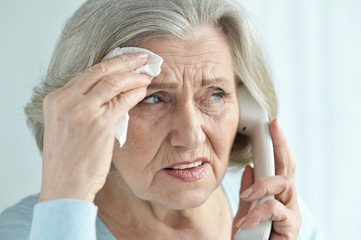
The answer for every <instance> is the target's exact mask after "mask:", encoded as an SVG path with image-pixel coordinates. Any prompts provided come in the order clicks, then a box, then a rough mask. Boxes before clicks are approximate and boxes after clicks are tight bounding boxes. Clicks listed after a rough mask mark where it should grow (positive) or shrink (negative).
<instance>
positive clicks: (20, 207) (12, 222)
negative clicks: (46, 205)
mask: <svg viewBox="0 0 361 240" xmlns="http://www.w3.org/2000/svg"><path fill="white" fill-rule="evenodd" d="M38 199H39V194H36V195H31V196H28V197H26V198H24V199H22V200H21V201H20V202H18V203H17V204H15V205H13V206H11V207H9V208H7V209H5V210H4V211H3V212H2V213H1V214H0V239H3V240H7V239H29V233H30V228H31V222H32V217H33V209H34V205H35V204H36V203H37V202H38Z"/></svg>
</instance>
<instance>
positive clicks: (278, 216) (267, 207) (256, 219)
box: [237, 199, 288, 229]
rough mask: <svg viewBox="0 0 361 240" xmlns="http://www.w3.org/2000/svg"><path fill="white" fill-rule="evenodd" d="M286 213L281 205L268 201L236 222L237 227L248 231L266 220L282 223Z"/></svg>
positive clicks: (272, 200)
mask: <svg viewBox="0 0 361 240" xmlns="http://www.w3.org/2000/svg"><path fill="white" fill-rule="evenodd" d="M287 212H288V210H287V208H286V207H285V206H284V205H283V204H282V203H280V202H279V201H277V200H276V199H270V200H267V201H266V202H264V203H262V204H260V205H258V206H257V207H255V208H253V209H252V210H251V211H249V213H248V214H247V215H245V216H244V217H243V218H241V219H240V220H239V221H238V223H237V226H238V227H239V228H241V229H250V228H254V227H255V226H257V225H258V224H259V223H260V222H264V221H267V220H272V221H283V220H285V219H286V218H287V216H288V213H287Z"/></svg>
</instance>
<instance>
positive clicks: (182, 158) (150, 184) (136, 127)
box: [113, 27, 239, 209]
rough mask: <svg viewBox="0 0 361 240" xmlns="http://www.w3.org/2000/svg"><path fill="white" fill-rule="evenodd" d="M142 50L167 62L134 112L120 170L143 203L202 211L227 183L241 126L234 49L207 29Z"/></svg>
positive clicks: (119, 154) (116, 159)
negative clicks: (227, 172)
mask: <svg viewBox="0 0 361 240" xmlns="http://www.w3.org/2000/svg"><path fill="white" fill-rule="evenodd" d="M140 47H142V48H146V49H148V50H150V51H152V52H154V53H156V54H158V55H160V56H161V57H162V58H163V59H164V63H163V65H162V72H161V74H160V75H159V76H157V77H156V78H154V79H153V80H152V83H151V84H150V85H149V87H148V89H147V97H146V98H145V99H144V100H143V101H142V102H140V103H139V104H138V105H137V106H135V107H134V108H133V109H132V110H131V111H130V112H129V115H130V120H129V127H128V135H127V141H126V143H125V145H124V146H123V147H122V148H119V144H115V149H114V156H113V164H114V166H115V168H116V172H118V173H119V176H120V179H121V181H122V182H124V183H125V185H124V186H127V187H129V189H130V190H131V191H132V193H133V194H134V195H135V196H137V197H138V198H141V199H144V200H148V201H152V202H155V203H159V204H162V205H165V206H167V207H170V208H173V209H187V208H191V207H197V206H199V205H201V204H202V203H204V202H205V201H206V200H207V198H208V197H209V196H210V194H211V193H212V192H213V191H214V190H215V189H216V188H217V187H218V186H219V184H220V183H221V181H222V178H223V176H224V174H225V172H226V169H227V166H228V161H229V154H230V150H231V146H232V143H233V140H234V137H235V134H236V129H237V124H238V120H239V109H238V101H237V93H236V84H235V79H234V72H233V60H232V54H231V49H230V46H229V43H228V41H227V39H226V38H225V36H224V35H223V33H221V32H219V31H218V30H216V29H215V28H213V27H205V28H202V29H200V31H198V33H197V34H194V35H191V36H189V37H188V38H186V39H185V40H184V39H183V40H181V39H153V40H149V41H147V42H145V43H144V44H142V45H141V46H140Z"/></svg>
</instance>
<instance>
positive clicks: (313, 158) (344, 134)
mask: <svg viewBox="0 0 361 240" xmlns="http://www.w3.org/2000/svg"><path fill="white" fill-rule="evenodd" d="M82 2H83V1H82V0H64V1H49V0H47V1H45V0H34V1H19V0H18V1H6V2H4V1H2V2H1V3H0V34H1V38H0V53H1V55H0V71H1V88H0V89H1V90H0V91H1V92H0V93H1V101H0V106H1V118H0V121H1V124H0V132H1V135H0V152H1V155H2V158H1V160H0V191H1V198H0V211H2V210H3V209H4V208H6V207H8V206H10V205H12V204H14V203H15V202H17V201H18V200H20V199H21V198H23V197H24V196H26V195H28V194H33V193H37V192H39V190H40V179H41V157H40V154H39V153H38V150H37V148H36V144H35V141H34V140H33V138H32V135H31V133H30V131H29V130H28V128H27V126H26V122H25V115H24V113H23V107H24V105H25V104H26V102H27V101H28V99H29V98H30V96H31V94H32V93H31V91H32V88H33V87H34V86H35V85H36V84H37V83H39V82H40V79H41V76H43V75H44V74H45V72H46V68H47V64H48V62H49V60H50V57H51V54H52V51H53V48H54V46H55V43H56V40H57V37H58V35H59V33H60V31H61V29H62V27H63V26H64V23H65V20H66V19H67V18H68V17H70V16H71V14H72V13H73V12H74V11H75V10H76V8H77V7H78V6H79V5H80V4H81V3H82ZM241 2H243V3H244V4H245V6H246V7H247V8H248V9H249V10H250V11H251V12H252V15H253V17H254V19H255V21H256V23H257V25H258V26H259V28H260V30H261V34H262V37H263V40H264V42H265V46H266V49H267V52H268V56H269V61H270V65H271V66H272V69H273V73H274V78H275V83H276V89H277V93H278V96H279V105H280V111H279V119H280V122H281V125H282V127H283V129H284V132H285V134H286V136H287V139H288V141H289V145H290V147H291V150H292V152H293V156H294V159H295V162H296V164H297V178H296V181H297V188H298V192H299V194H300V195H301V196H302V198H303V199H304V200H305V202H306V203H307V205H308V206H309V208H310V210H311V212H312V213H313V215H314V217H315V219H316V221H317V223H318V224H319V226H320V230H321V231H322V233H323V235H324V237H325V239H359V236H358V234H357V231H356V230H357V228H358V227H359V226H358V224H359V216H361V208H360V207H359V204H360V202H361V191H360V189H361V180H360V175H361V174H360V168H361V163H360V161H361V158H360V154H359V150H360V145H361V141H360V134H361V127H360V124H359V122H360V119H361V113H360V109H361V107H360V105H361V97H360V94H361V77H360V69H361V59H360V58H361V57H360V56H361V47H360V43H361V30H360V24H361V15H360V11H361V1H359V0H314V1H311V0H294V1H290V0H272V1H269V0H268V1H267V0H241Z"/></svg>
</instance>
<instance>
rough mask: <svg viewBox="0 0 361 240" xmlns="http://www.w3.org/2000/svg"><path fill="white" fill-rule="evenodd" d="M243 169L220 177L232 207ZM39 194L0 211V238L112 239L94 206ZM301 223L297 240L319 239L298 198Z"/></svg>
mask: <svg viewBox="0 0 361 240" xmlns="http://www.w3.org/2000/svg"><path fill="white" fill-rule="evenodd" d="M241 176H242V171H230V170H229V171H228V172H227V174H226V176H225V178H224V179H223V181H222V187H223V190H224V192H225V193H226V195H227V198H228V201H229V204H230V207H231V211H232V214H233V216H235V214H236V212H237V208H238V201H239V189H240V179H241ZM38 198H39V194H37V195H32V196H29V197H26V198H24V199H23V200H21V201H20V202H19V203H17V204H16V205H14V206H12V207H10V208H8V209H6V210H5V211H4V212H3V213H2V214H1V215H0V239H1V240H19V239H24V240H25V239H31V240H35V239H36V240H45V239H46V240H49V239H53V240H57V239H59V240H60V239H61V240H66V239H69V240H70V239H77V240H93V239H97V240H115V237H114V236H113V235H112V233H111V232H110V231H109V230H108V228H107V227H106V226H105V225H104V223H103V222H102V221H101V219H100V218H99V217H97V210H98V208H97V206H96V205H94V204H93V203H91V202H87V201H82V200H75V199H58V200H53V201H47V202H42V203H37V202H38ZM299 204H300V211H301V214H302V226H301V231H300V235H299V238H298V239H299V240H321V236H320V235H319V233H318V232H317V229H316V227H315V224H314V222H313V219H312V217H311V214H310V213H309V211H308V209H307V208H306V206H305V205H304V203H303V202H302V201H301V200H299Z"/></svg>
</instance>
